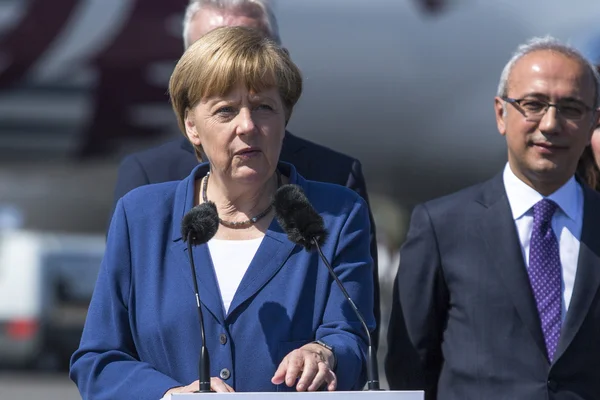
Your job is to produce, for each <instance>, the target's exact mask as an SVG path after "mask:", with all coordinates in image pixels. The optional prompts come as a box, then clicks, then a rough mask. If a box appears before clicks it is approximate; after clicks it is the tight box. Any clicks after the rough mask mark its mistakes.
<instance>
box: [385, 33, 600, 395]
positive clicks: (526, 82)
mask: <svg viewBox="0 0 600 400" xmlns="http://www.w3.org/2000/svg"><path fill="white" fill-rule="evenodd" d="M599 88H600V77H599V76H598V73H597V72H596V70H595V69H594V68H593V66H592V65H590V64H589V62H588V61H587V60H586V59H585V58H584V57H582V56H581V54H580V53H578V52H577V51H576V50H575V49H573V48H571V47H569V46H566V45H563V44H561V43H560V42H558V41H557V40H555V39H553V38H548V37H547V38H541V39H540V38H536V39H533V40H531V41H530V42H528V43H527V44H525V45H522V46H520V47H519V48H518V50H517V52H516V53H515V55H514V56H513V58H512V59H511V60H510V61H509V62H508V64H507V65H506V67H505V68H504V71H503V72H502V76H501V79H500V85H499V87H498V96H497V97H496V98H495V111H496V113H495V114H496V122H497V125H498V130H499V131H500V134H501V135H502V136H504V137H505V138H506V143H507V147H508V163H507V164H506V167H505V168H504V171H503V172H501V173H499V174H498V175H497V176H496V177H495V178H493V179H491V180H489V181H487V182H484V183H482V184H480V185H477V186H474V187H471V188H468V189H466V190H463V191H461V192H458V193H455V194H452V195H450V196H446V197H444V198H441V199H437V200H433V201H430V202H427V203H425V204H422V205H419V206H417V207H416V208H415V210H414V212H413V216H412V221H411V226H410V231H409V233H408V238H407V241H406V243H405V245H404V246H403V248H402V250H401V262H400V267H399V270H398V276H397V280H396V288H395V294H394V305H393V311H392V320H391V321H390V331H389V334H388V341H389V353H388V357H387V360H386V372H387V377H388V381H389V382H390V386H391V387H392V388H394V389H412V388H424V389H425V390H426V398H427V399H439V400H443V399H457V400H458V399H460V400H463V399H486V400H494V399H511V400H519V399H523V400H538V399H539V400H542V399H543V400H547V399H596V398H600V340H599V337H600V195H599V194H598V193H596V192H594V191H592V190H591V189H590V188H588V187H587V186H586V185H582V184H580V182H579V181H577V179H576V178H575V177H574V174H575V169H576V167H577V162H578V160H579V157H580V156H581V154H582V152H583V150H584V148H585V147H586V145H587V144H589V142H590V138H591V135H592V131H593V129H594V127H595V126H596V124H597V123H598V112H597V109H598V106H599V105H600V89H599Z"/></svg>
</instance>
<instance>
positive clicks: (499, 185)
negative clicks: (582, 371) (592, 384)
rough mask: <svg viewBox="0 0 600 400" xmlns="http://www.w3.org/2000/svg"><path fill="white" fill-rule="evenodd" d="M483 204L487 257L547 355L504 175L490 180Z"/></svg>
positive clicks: (520, 314) (485, 190)
mask: <svg viewBox="0 0 600 400" xmlns="http://www.w3.org/2000/svg"><path fill="white" fill-rule="evenodd" d="M480 203H481V204H482V205H483V206H484V207H486V209H485V210H484V211H483V216H482V218H481V220H480V229H481V236H482V237H483V239H484V242H485V245H486V251H487V254H488V257H487V259H488V260H490V261H491V264H492V265H493V266H494V268H495V269H496V271H497V272H498V274H499V275H500V277H501V279H502V282H503V283H504V286H505V288H506V290H507V291H508V293H509V296H510V297H511V298H512V301H513V303H514V305H515V308H516V309H517V312H518V313H519V316H520V317H521V319H522V321H523V323H524V324H525V326H527V328H528V329H529V331H530V332H531V335H532V337H533V339H534V341H535V342H536V343H537V345H538V347H539V349H540V351H542V353H543V354H544V356H545V357H547V355H546V344H545V342H544V335H543V333H542V328H541V324H540V318H539V315H538V311H537V308H536V305H535V300H534V297H533V293H532V290H531V286H530V284H529V276H528V275H527V268H526V266H525V261H524V259H523V252H522V250H521V245H520V242H519V236H518V234H517V229H516V227H515V222H514V219H513V216H512V213H511V209H510V204H509V202H508V197H507V196H506V191H505V189H504V181H503V179H502V174H499V175H498V176H496V177H495V178H494V179H492V180H491V181H489V182H488V183H487V185H486V187H485V188H484V192H483V198H482V201H481V202H480Z"/></svg>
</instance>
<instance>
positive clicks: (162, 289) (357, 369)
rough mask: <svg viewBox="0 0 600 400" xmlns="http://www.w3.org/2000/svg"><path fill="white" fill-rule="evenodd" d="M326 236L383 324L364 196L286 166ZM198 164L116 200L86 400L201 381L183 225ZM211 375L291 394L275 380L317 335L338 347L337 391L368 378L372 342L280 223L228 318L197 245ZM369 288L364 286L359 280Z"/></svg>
mask: <svg viewBox="0 0 600 400" xmlns="http://www.w3.org/2000/svg"><path fill="white" fill-rule="evenodd" d="M280 170H281V171H282V172H283V173H284V174H286V175H289V177H290V182H291V183H295V184H297V185H300V186H301V187H302V188H303V189H304V191H305V193H306V196H307V197H308V199H309V200H310V201H311V203H312V204H313V205H314V207H315V209H316V210H317V212H319V213H320V214H321V215H322V217H323V219H324V221H325V224H326V226H328V227H329V236H328V238H327V239H326V240H325V243H324V244H323V251H324V253H325V255H326V257H327V258H329V259H330V260H333V259H335V260H336V262H335V264H334V268H335V269H336V270H337V271H336V272H337V274H338V275H339V276H340V279H341V280H342V282H343V283H344V285H345V287H346V288H347V290H348V291H349V293H350V295H351V296H352V298H353V299H354V301H355V302H356V304H357V306H358V307H359V308H360V309H363V310H367V311H368V312H365V320H366V323H367V325H368V327H369V328H370V329H373V328H374V327H375V320H374V316H373V314H372V313H371V312H370V310H371V309H372V307H373V292H372V288H373V285H372V280H371V276H372V274H371V263H372V261H371V258H370V257H369V240H370V239H369V230H368V225H369V216H368V209H367V206H366V203H365V201H364V200H363V199H362V198H361V197H360V196H358V195H357V194H356V193H354V192H352V191H351V190H349V189H347V188H345V187H341V186H338V185H331V184H325V183H321V182H314V181H307V180H305V179H303V178H302V177H301V176H300V175H298V174H297V173H296V171H295V169H294V168H293V167H292V166H291V165H289V164H285V165H284V164H283V163H281V164H280ZM207 171H208V164H206V163H205V164H202V165H200V166H198V167H197V168H196V169H195V170H194V171H193V172H192V173H191V174H190V176H189V177H187V178H186V179H184V180H182V181H180V182H167V183H161V184H156V185H148V186H144V187H140V188H137V189H135V190H133V191H131V192H130V193H128V194H127V195H126V196H125V197H123V198H122V199H121V200H120V201H119V202H118V204H117V207H116V210H115V214H114V218H113V220H112V223H111V228H110V231H109V235H108V242H107V248H106V254H105V256H104V259H103V261H102V267H101V269H100V274H99V276H98V281H97V283H96V288H95V290H94V296H93V298H92V302H91V304H90V308H89V311H88V316H87V320H86V323H85V329H84V332H83V336H82V339H81V344H80V346H79V349H78V350H77V351H76V352H75V354H74V355H73V358H72V365H71V377H72V378H73V379H74V380H75V382H76V383H77V386H78V387H79V390H80V391H81V394H82V397H83V398H84V399H110V400H117V399H139V400H142V399H153V400H157V399H159V398H160V397H161V396H162V395H163V394H164V393H165V392H166V391H167V390H168V389H169V388H171V387H175V386H180V385H187V384H189V383H190V382H193V381H194V380H196V379H198V354H199V351H200V339H199V338H200V327H199V323H198V314H197V309H196V302H195V301H194V290H193V285H192V279H191V270H190V264H189V260H188V253H187V245H186V243H185V242H184V241H183V240H182V238H181V220H182V218H183V216H184V215H185V214H186V213H187V212H188V211H189V210H190V209H191V208H192V206H193V205H194V194H195V190H194V181H195V180H196V179H197V178H199V177H202V176H205V175H206V173H207ZM193 254H194V258H195V265H196V271H197V279H198V287H199V294H200V300H201V303H202V311H203V321H204V326H205V331H206V337H207V338H208V340H207V347H208V352H209V354H210V363H211V366H210V368H211V371H210V372H211V376H219V372H220V371H222V370H223V369H224V368H227V370H229V371H230V374H228V377H226V378H223V379H224V380H225V382H227V383H228V384H229V385H231V386H232V387H233V388H234V389H235V390H236V391H242V392H259V391H266V392H271V391H292V390H293V389H290V388H288V387H287V386H285V385H273V384H272V383H271V377H272V376H273V374H274V373H275V370H276V369H277V367H278V365H279V363H280V362H281V360H282V359H283V358H284V357H285V356H286V355H287V354H288V353H289V352H291V351H292V350H294V349H297V348H299V347H301V346H303V345H304V344H306V343H309V342H312V341H314V340H322V341H323V342H325V343H327V344H328V345H330V346H331V347H333V351H334V354H335V355H336V358H337V366H336V373H337V376H338V388H339V390H360V389H362V387H363V385H364V384H365V381H366V376H365V363H366V353H367V339H366V334H365V332H364V330H363V329H362V325H361V323H360V321H359V320H358V318H357V317H356V315H355V314H354V313H353V312H352V310H351V308H350V304H349V303H348V302H347V301H346V300H345V298H344V297H343V295H342V292H341V291H339V290H337V288H336V287H335V285H334V284H333V282H332V278H331V277H330V276H329V272H328V270H327V268H324V267H323V265H321V261H320V259H319V255H318V254H317V253H315V252H307V251H305V250H304V249H303V248H301V247H300V246H299V245H295V244H294V243H292V242H290V240H289V239H288V237H287V235H286V233H285V232H284V231H283V230H282V228H281V226H280V225H279V224H278V222H277V220H276V219H273V221H272V222H271V224H270V226H269V229H268V230H267V232H266V234H265V236H264V238H263V240H262V242H261V244H260V246H259V248H258V250H257V252H256V254H255V256H254V258H253V259H252V262H251V263H250V265H249V267H248V270H247V271H246V274H245V275H244V277H243V279H242V281H241V282H240V285H239V287H238V290H237V291H236V293H235V296H234V298H233V300H232V302H231V306H230V307H229V311H228V312H227V313H226V312H225V310H224V308H223V302H222V300H221V295H220V293H219V289H218V287H219V285H218V283H217V280H216V275H215V272H214V268H213V266H212V261H211V258H210V254H209V252H208V246H207V245H206V244H203V245H200V246H195V247H194V248H193ZM356 282H361V284H356Z"/></svg>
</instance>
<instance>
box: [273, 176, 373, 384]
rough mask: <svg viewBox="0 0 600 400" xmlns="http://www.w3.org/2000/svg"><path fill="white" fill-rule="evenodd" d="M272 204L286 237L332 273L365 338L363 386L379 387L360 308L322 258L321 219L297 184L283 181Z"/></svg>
mask: <svg viewBox="0 0 600 400" xmlns="http://www.w3.org/2000/svg"><path fill="white" fill-rule="evenodd" d="M273 204H274V207H275V216H276V218H277V222H279V225H281V227H282V228H283V230H284V231H285V232H286V233H287V235H288V239H290V241H291V242H293V243H296V244H299V245H300V246H302V247H304V249H305V250H307V251H311V250H313V249H316V250H317V252H318V253H319V256H320V257H321V260H322V261H323V263H324V264H325V266H326V267H327V269H328V270H329V274H330V275H331V276H332V277H333V279H334V280H335V282H336V283H337V285H338V287H339V288H340V290H341V291H342V293H343V295H344V297H345V298H346V300H347V301H348V303H350V306H351V307H352V309H353V310H354V313H355V314H356V316H357V317H358V319H359V320H360V323H361V324H362V326H363V328H364V330H365V332H366V333H367V338H368V340H369V342H368V344H369V347H368V351H367V388H368V390H380V389H379V373H378V371H377V353H376V352H375V351H374V350H373V343H372V340H371V332H369V328H368V327H367V323H366V322H365V319H364V318H363V316H362V314H361V313H360V311H358V308H357V307H356V305H355V304H354V302H353V301H352V298H350V295H349V294H348V292H347V291H346V288H344V285H343V284H342V282H341V281H340V279H339V278H338V276H337V275H336V274H335V272H334V271H333V268H332V267H331V264H329V261H327V258H325V255H324V254H323V251H322V250H321V245H322V244H323V243H324V242H325V238H326V237H327V231H326V230H325V226H324V223H323V217H321V215H319V213H318V212H317V211H316V210H315V209H314V207H313V206H312V204H310V202H309V201H308V199H307V198H306V195H305V194H304V191H303V190H302V188H301V187H300V186H298V185H283V186H281V187H280V188H279V189H278V190H277V192H275V197H274V201H273Z"/></svg>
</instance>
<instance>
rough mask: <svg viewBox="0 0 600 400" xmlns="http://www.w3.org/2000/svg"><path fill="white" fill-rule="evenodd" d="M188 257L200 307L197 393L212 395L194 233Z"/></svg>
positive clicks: (190, 235) (189, 237) (190, 234)
mask: <svg viewBox="0 0 600 400" xmlns="http://www.w3.org/2000/svg"><path fill="white" fill-rule="evenodd" d="M187 248H188V256H189V258H190V267H191V268H192V278H193V279H192V282H193V283H194V291H195V294H196V305H197V306H198V317H199V319H200V334H201V339H202V344H201V347H200V360H199V364H198V376H199V378H200V385H199V386H200V387H199V391H198V392H196V393H210V392H211V390H210V359H209V357H208V350H207V348H206V337H205V333H204V319H203V318H202V305H201V304H200V294H199V291H198V280H197V279H196V265H195V264H194V256H193V254H192V232H191V231H190V232H189V233H188V237H187Z"/></svg>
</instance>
